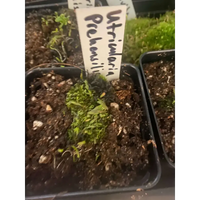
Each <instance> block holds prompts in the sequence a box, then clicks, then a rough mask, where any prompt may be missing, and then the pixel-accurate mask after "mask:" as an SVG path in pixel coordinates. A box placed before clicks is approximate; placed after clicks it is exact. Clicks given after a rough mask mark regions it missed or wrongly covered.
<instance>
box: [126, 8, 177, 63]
mask: <svg viewBox="0 0 200 200" xmlns="http://www.w3.org/2000/svg"><path fill="white" fill-rule="evenodd" d="M174 48H175V14H174V13H173V12H167V13H166V14H165V15H163V16H161V17H160V18H159V19H155V18H138V19H132V20H127V22H126V27H125V34H124V47H123V55H122V59H123V62H130V63H133V64H138V63H139V57H140V55H141V54H143V53H144V52H147V51H153V50H164V49H174Z"/></svg>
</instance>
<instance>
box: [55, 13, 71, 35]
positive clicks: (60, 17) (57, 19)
mask: <svg viewBox="0 0 200 200" xmlns="http://www.w3.org/2000/svg"><path fill="white" fill-rule="evenodd" d="M68 21H69V16H67V17H66V16H65V14H60V15H58V13H57V12H55V22H57V23H60V25H59V29H60V31H63V26H66V25H67V24H68Z"/></svg>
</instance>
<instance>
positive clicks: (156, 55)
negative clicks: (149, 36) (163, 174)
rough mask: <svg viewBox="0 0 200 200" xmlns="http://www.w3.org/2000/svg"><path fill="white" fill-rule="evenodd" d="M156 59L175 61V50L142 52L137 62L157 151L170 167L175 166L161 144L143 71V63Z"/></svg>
mask: <svg viewBox="0 0 200 200" xmlns="http://www.w3.org/2000/svg"><path fill="white" fill-rule="evenodd" d="M157 61H175V50H174V49H172V50H162V51H152V52H147V53H144V54H143V55H141V57H140V64H139V69H140V72H141V75H142V81H143V85H144V92H145V95H146V100H147V104H148V109H149V114H150V118H151V123H152V127H153V132H154V134H155V139H156V143H157V145H158V152H159V154H160V156H161V157H162V158H163V156H164V159H165V161H167V163H168V166H169V167H170V168H175V162H174V163H173V162H172V161H171V160H170V159H169V157H168V155H167V153H166V150H165V147H164V144H163V138H162V135H161V132H160V130H159V126H158V122H157V119H156V115H155V110H154V106H153V103H152V100H151V95H150V93H149V89H148V84H147V80H146V77H145V73H144V70H145V66H144V64H147V63H153V62H157Z"/></svg>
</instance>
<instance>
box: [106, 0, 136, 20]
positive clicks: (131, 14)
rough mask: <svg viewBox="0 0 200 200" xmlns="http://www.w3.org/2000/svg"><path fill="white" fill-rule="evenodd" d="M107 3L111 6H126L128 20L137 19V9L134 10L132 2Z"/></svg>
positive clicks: (114, 1)
mask: <svg viewBox="0 0 200 200" xmlns="http://www.w3.org/2000/svg"><path fill="white" fill-rule="evenodd" d="M107 3H108V5H109V6H116V5H126V6H127V10H126V14H127V18H128V19H134V18H136V13H135V9H134V6H133V2H132V0H107Z"/></svg>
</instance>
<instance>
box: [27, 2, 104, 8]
mask: <svg viewBox="0 0 200 200" xmlns="http://www.w3.org/2000/svg"><path fill="white" fill-rule="evenodd" d="M38 1H40V0H38ZM42 1H45V0H41V3H35V4H26V6H25V9H26V10H30V9H40V8H52V7H59V6H64V7H66V8H68V2H67V1H65V0H64V1H63V0H61V1H58V0H47V1H45V2H44V3H42ZM95 6H96V7H100V6H102V3H101V1H100V0H95Z"/></svg>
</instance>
